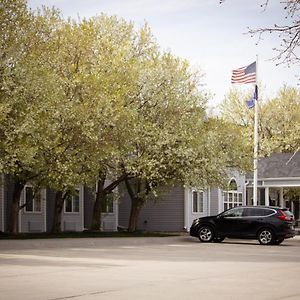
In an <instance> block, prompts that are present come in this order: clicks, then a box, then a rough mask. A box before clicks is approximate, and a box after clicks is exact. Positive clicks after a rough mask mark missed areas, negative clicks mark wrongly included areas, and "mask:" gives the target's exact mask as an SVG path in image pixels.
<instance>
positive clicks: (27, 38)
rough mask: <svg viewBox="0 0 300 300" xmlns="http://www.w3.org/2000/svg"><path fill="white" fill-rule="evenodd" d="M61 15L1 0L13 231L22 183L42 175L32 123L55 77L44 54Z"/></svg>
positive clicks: (5, 160) (5, 153) (0, 93)
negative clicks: (42, 61)
mask: <svg viewBox="0 0 300 300" xmlns="http://www.w3.org/2000/svg"><path fill="white" fill-rule="evenodd" d="M58 19H59V16H58V13H57V11H56V10H45V11H44V12H43V13H40V14H37V15H34V14H33V13H32V12H30V11H29V10H27V8H26V2H25V1H22V0H18V1H5V0H4V1H1V7H0V22H1V30H0V34H1V65H0V81H1V90H0V97H1V118H0V134H1V145H0V151H1V161H0V166H1V171H2V172H3V173H6V174H10V175H11V176H12V177H13V179H14V181H15V187H14V192H13V199H12V209H11V218H10V221H11V223H10V224H9V231H11V232H16V231H17V216H18V212H19V210H20V209H21V208H22V206H20V195H21V192H22V189H23V187H24V185H25V183H26V182H28V181H30V180H33V179H35V178H37V177H38V172H37V170H38V165H39V162H38V161H37V160H36V157H35V156H36V150H37V145H36V144H34V143H33V142H32V139H31V136H32V131H31V130H30V129H32V128H33V127H34V126H37V124H34V122H33V118H32V117H33V116H35V115H38V114H39V112H38V110H36V107H40V106H39V105H38V104H39V103H43V100H44V95H45V94H47V93H48V92H49V91H50V89H49V86H50V82H51V80H49V82H47V81H48V79H50V77H49V76H48V73H47V71H46V70H45V69H43V67H42V65H41V64H40V61H39V59H38V58H39V57H41V56H42V55H43V53H44V50H45V49H46V48H47V41H48V39H49V38H50V36H51V33H52V29H53V27H52V25H53V23H55V22H56V20H58ZM46 83H47V84H46ZM50 94H52V93H50ZM37 127H38V126H37ZM40 133H42V131H40Z"/></svg>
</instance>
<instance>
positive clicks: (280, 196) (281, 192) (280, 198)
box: [279, 187, 285, 207]
mask: <svg viewBox="0 0 300 300" xmlns="http://www.w3.org/2000/svg"><path fill="white" fill-rule="evenodd" d="M279 206H280V207H285V203H283V188H282V187H281V188H280V191H279Z"/></svg>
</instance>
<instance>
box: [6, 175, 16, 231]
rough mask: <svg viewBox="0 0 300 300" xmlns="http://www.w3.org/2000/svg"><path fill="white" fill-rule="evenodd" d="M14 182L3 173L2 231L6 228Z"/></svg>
mask: <svg viewBox="0 0 300 300" xmlns="http://www.w3.org/2000/svg"><path fill="white" fill-rule="evenodd" d="M13 190H14V182H13V180H12V178H11V177H10V176H7V175H5V180H4V198H5V199H4V231H7V230H8V224H9V216H10V214H11V203H12V197H13Z"/></svg>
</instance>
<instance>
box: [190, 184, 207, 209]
mask: <svg viewBox="0 0 300 300" xmlns="http://www.w3.org/2000/svg"><path fill="white" fill-rule="evenodd" d="M191 194H192V197H191V198H192V214H201V213H204V192H203V191H197V190H192V193H191ZM194 195H197V199H196V201H197V202H196V210H195V205H194V204H195V202H194ZM200 195H201V197H200Z"/></svg>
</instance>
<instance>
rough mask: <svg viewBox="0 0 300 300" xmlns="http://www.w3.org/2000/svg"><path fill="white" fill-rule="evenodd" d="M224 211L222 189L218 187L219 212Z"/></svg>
mask: <svg viewBox="0 0 300 300" xmlns="http://www.w3.org/2000/svg"><path fill="white" fill-rule="evenodd" d="M222 211H224V204H223V197H222V191H221V189H220V188H218V213H221V212H222Z"/></svg>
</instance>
